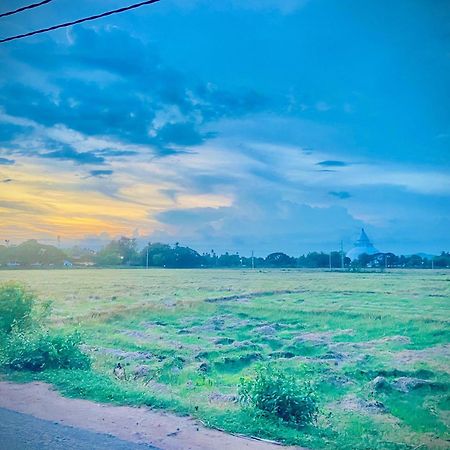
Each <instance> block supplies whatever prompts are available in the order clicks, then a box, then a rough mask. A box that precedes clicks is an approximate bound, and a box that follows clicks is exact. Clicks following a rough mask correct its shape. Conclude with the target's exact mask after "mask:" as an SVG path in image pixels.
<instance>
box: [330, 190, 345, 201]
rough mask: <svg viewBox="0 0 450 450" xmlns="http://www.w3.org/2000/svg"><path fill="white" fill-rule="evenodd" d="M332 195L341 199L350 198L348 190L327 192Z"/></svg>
mask: <svg viewBox="0 0 450 450" xmlns="http://www.w3.org/2000/svg"><path fill="white" fill-rule="evenodd" d="M328 193H329V194H330V195H332V196H333V197H337V198H340V199H342V200H345V199H346V198H350V197H351V195H350V194H349V193H348V192H345V191H330V192H328Z"/></svg>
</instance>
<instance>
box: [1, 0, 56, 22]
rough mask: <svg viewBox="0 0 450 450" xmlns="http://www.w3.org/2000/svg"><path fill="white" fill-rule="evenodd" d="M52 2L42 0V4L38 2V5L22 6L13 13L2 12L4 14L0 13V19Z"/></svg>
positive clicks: (50, 0)
mask: <svg viewBox="0 0 450 450" xmlns="http://www.w3.org/2000/svg"><path fill="white" fill-rule="evenodd" d="M52 1H53V0H43V1H42V2H39V3H33V4H31V5H26V6H22V7H21V8H17V9H15V10H14V11H7V12H4V13H0V18H1V17H6V16H12V15H13V14H17V13H20V12H22V11H26V10H27V9H33V8H37V7H38V6H42V5H46V4H47V3H50V2H52Z"/></svg>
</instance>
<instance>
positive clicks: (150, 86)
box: [0, 27, 264, 163]
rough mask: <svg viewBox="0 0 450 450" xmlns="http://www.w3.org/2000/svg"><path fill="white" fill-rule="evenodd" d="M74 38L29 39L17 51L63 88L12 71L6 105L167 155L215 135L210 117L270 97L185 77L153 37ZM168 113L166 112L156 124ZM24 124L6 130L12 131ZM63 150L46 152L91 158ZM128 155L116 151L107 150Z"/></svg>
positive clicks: (106, 32) (88, 32)
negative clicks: (28, 81) (18, 77)
mask: <svg viewBox="0 0 450 450" xmlns="http://www.w3.org/2000/svg"><path fill="white" fill-rule="evenodd" d="M72 39H73V41H72V42H71V43H70V44H64V43H57V42H55V41H50V40H47V41H44V42H37V43H33V42H32V41H30V42H29V43H28V42H27V43H26V45H25V44H24V45H23V46H21V47H20V49H18V51H17V52H15V53H14V58H15V59H17V60H19V61H20V62H23V63H25V64H29V65H31V66H33V68H34V69H35V70H42V72H43V73H45V76H46V78H47V80H46V81H47V82H48V83H49V84H50V85H52V86H54V87H56V91H57V93H55V94H52V95H49V93H48V92H44V91H42V90H40V89H37V88H35V87H32V86H31V85H25V84H23V83H20V82H18V81H13V80H12V78H9V80H7V81H5V82H4V83H3V86H2V87H1V88H0V103H1V104H2V105H3V108H4V110H5V112H7V113H8V114H10V115H13V116H17V117H26V118H28V119H32V120H33V121H35V122H37V123H39V124H41V125H45V126H47V127H51V126H55V125H58V124H63V125H65V126H66V127H67V128H70V129H73V130H76V131H79V132H81V133H83V134H85V135H88V136H109V137H112V138H116V139H117V140H120V141H122V142H124V143H130V144H141V145H150V146H152V148H153V150H154V151H156V152H157V153H158V154H159V156H164V155H168V154H173V153H174V151H179V150H180V147H189V146H193V145H199V144H201V143H202V142H203V141H204V140H205V139H208V138H211V137H213V136H214V134H213V133H211V132H209V133H205V132H203V131H202V127H203V126H204V125H205V124H207V123H208V122H211V121H213V120H216V119H218V118H222V117H238V116H242V115H245V114H248V113H250V112H253V111H256V110H260V109H261V108H263V106H264V99H263V98H262V97H261V95H259V94H257V93H255V92H251V91H244V92H228V91H224V90H222V89H219V88H217V87H214V86H211V85H210V84H207V83H198V82H193V81H191V80H188V79H186V78H185V77H184V75H183V74H182V73H181V72H180V71H178V70H175V69H172V68H170V67H168V66H167V65H166V64H165V63H164V61H162V60H161V58H160V57H159V55H158V53H157V51H156V50H155V48H154V47H153V46H152V45H149V44H146V43H144V42H142V41H141V40H139V39H136V38H134V37H132V36H130V34H129V33H127V32H124V31H122V30H120V29H117V28H108V29H102V28H98V29H96V30H94V29H90V28H83V27H78V28H76V29H74V30H73V34H72ZM168 110H169V111H175V112H174V114H173V116H170V117H165V113H166V112H167V111H168ZM161 115H162V116H163V117H164V119H162V122H161V120H160V121H159V122H158V124H156V125H155V119H156V118H157V117H161ZM164 122H165V123H164ZM19 131H20V130H19ZM17 132H18V130H17V129H11V130H8V131H7V132H5V133H6V135H7V137H8V136H11V135H12V133H17ZM22 132H23V133H26V132H27V130H25V129H23V130H22ZM0 137H1V136H0ZM64 153H67V150H66V151H64V152H61V151H57V152H53V154H54V156H52V154H50V155H49V154H44V155H43V156H44V157H59V156H58V155H62V157H61V158H60V159H73V160H74V161H76V162H78V163H83V162H81V161H85V160H86V159H89V158H87V157H86V156H85V157H84V158H83V157H82V158H81V161H80V160H79V158H78V157H77V155H74V156H70V155H69V156H68V157H66V156H64ZM96 154H97V157H98V158H100V156H99V153H98V152H97V153H96ZM129 155H130V153H121V154H117V153H116V151H111V153H110V154H107V153H106V152H104V153H103V155H102V156H103V157H105V158H106V157H110V156H111V157H115V156H129ZM92 158H93V159H95V158H96V157H95V156H94V157H92Z"/></svg>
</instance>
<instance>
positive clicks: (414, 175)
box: [0, 0, 450, 256]
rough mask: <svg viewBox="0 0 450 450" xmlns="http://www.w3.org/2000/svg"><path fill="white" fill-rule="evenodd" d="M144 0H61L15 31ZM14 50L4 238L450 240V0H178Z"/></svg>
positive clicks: (66, 241) (270, 244)
mask: <svg viewBox="0 0 450 450" xmlns="http://www.w3.org/2000/svg"><path fill="white" fill-rule="evenodd" d="M28 3H30V1H25V0H23V1H22V0H20V1H19V0H5V1H2V4H1V10H0V12H3V11H7V10H12V9H15V8H17V7H19V6H22V5H25V4H28ZM131 3H133V0H127V1H126V0H97V1H95V2H92V1H88V0H78V1H77V2H73V1H71V0H54V1H53V2H51V3H49V4H47V5H44V6H41V7H39V8H37V9H34V10H30V11H27V12H23V13H21V14H16V15H14V16H10V17H6V18H0V36H1V37H6V36H10V35H15V34H20V33H23V32H26V31H31V30H34V29H38V28H43V27H47V26H50V25H54V24H57V23H61V22H65V21H69V20H73V19H77V18H80V17H84V16H87V15H90V14H95V13H99V12H103V11H106V10H108V9H113V8H115V7H120V6H124V5H128V4H131ZM0 61H1V64H0V239H1V240H5V239H9V240H10V241H11V242H20V241H23V240H25V239H30V238H34V239H39V240H41V241H42V242H45V243H56V242H57V237H58V236H59V237H60V241H61V242H62V245H72V244H80V245H85V246H93V247H95V246H99V245H101V244H102V243H104V242H106V241H108V240H110V239H113V238H116V237H119V236H121V235H125V236H134V237H136V238H137V239H138V241H139V242H140V243H144V242H148V241H151V242H156V241H161V242H166V243H170V244H173V243H175V242H180V243H181V244H184V245H189V246H192V247H193V248H196V249H197V250H199V251H207V250H210V249H214V250H216V251H217V252H222V251H230V252H235V251H239V252H240V253H241V254H249V253H250V252H251V251H252V250H254V251H255V254H256V255H261V256H264V255H266V254H267V253H270V252H272V251H285V252H288V253H289V254H291V255H299V254H301V253H303V252H307V251H310V250H324V251H330V250H337V249H339V245H340V241H343V242H344V247H345V248H350V247H351V246H352V243H353V242H354V241H355V240H356V239H357V238H358V236H359V232H360V228H362V227H364V228H365V230H366V232H367V233H368V235H369V237H370V238H371V239H372V240H373V242H374V243H375V245H376V246H377V248H379V249H380V250H381V251H386V252H387V251H392V252H396V253H413V252H428V253H439V252H440V251H442V250H450V231H449V230H450V171H449V168H450V101H449V100H450V6H449V4H448V2H446V1H443V0H442V1H441V0H434V1H432V2H430V1H429V0H423V1H420V0H407V1H403V0H397V1H395V2H391V1H387V0H377V1H375V0H368V1H365V2H361V1H359V0H352V1H350V0H326V1H325V0H247V1H245V0H222V1H220V2H219V1H213V0H161V1H160V2H159V3H156V4H153V5H150V6H144V7H142V8H139V9H136V10H134V11H129V12H127V13H124V14H121V15H116V16H111V17H108V18H104V19H101V20H98V21H94V22H89V23H86V24H83V25H77V26H74V27H71V28H67V29H63V30H58V31H54V32H51V33H45V34H41V35H38V36H34V37H30V38H26V39H21V40H17V41H14V42H10V43H5V44H0Z"/></svg>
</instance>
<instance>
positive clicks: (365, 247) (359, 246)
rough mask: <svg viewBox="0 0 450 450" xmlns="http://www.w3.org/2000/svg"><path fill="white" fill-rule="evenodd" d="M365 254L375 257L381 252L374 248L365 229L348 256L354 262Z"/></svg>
mask: <svg viewBox="0 0 450 450" xmlns="http://www.w3.org/2000/svg"><path fill="white" fill-rule="evenodd" d="M364 253H365V254H366V255H375V254H376V253H380V252H379V250H377V249H376V248H375V247H374V245H373V244H372V242H370V239H369V238H368V236H367V234H366V232H365V231H364V228H361V235H360V236H359V239H358V240H357V241H356V242H355V246H354V247H353V248H352V249H351V250H349V251H348V252H347V255H346V256H347V258H350V259H351V260H352V261H353V260H354V259H358V257H359V256H360V255H362V254H364Z"/></svg>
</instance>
